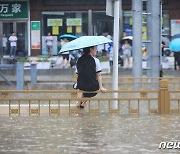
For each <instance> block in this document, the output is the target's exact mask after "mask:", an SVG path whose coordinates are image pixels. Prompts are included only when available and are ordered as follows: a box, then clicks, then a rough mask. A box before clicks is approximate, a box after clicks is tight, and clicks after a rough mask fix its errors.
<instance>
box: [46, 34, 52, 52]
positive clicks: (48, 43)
mask: <svg viewBox="0 0 180 154" xmlns="http://www.w3.org/2000/svg"><path fill="white" fill-rule="evenodd" d="M53 41H54V39H53V36H51V33H50V32H48V36H47V37H46V39H45V42H46V47H47V50H48V55H49V56H52V47H53Z"/></svg>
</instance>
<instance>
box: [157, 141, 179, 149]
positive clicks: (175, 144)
mask: <svg viewBox="0 0 180 154" xmlns="http://www.w3.org/2000/svg"><path fill="white" fill-rule="evenodd" d="M159 149H180V141H170V142H161V143H160V144H159Z"/></svg>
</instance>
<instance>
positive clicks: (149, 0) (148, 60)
mask: <svg viewBox="0 0 180 154" xmlns="http://www.w3.org/2000/svg"><path fill="white" fill-rule="evenodd" d="M151 4H152V2H151V0H148V1H147V2H146V9H147V13H150V12H151ZM151 23H152V16H151V14H149V15H147V40H149V41H150V42H148V43H147V58H148V59H147V67H148V70H147V76H148V77H151V52H152V48H151V46H152V44H151V40H152V37H151Z"/></svg>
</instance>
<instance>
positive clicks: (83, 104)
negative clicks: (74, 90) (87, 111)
mask: <svg viewBox="0 0 180 154" xmlns="http://www.w3.org/2000/svg"><path fill="white" fill-rule="evenodd" d="M81 98H85V97H84V96H83V94H81ZM86 102H87V101H86V100H80V101H79V102H78V103H77V107H80V108H84V107H85V105H86Z"/></svg>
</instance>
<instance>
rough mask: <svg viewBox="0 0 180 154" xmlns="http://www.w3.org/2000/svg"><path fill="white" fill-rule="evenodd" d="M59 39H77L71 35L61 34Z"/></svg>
mask: <svg viewBox="0 0 180 154" xmlns="http://www.w3.org/2000/svg"><path fill="white" fill-rule="evenodd" d="M59 38H60V39H63V38H67V39H71V40H74V39H76V38H77V37H76V36H74V35H72V34H63V35H61V36H60V37H59Z"/></svg>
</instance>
